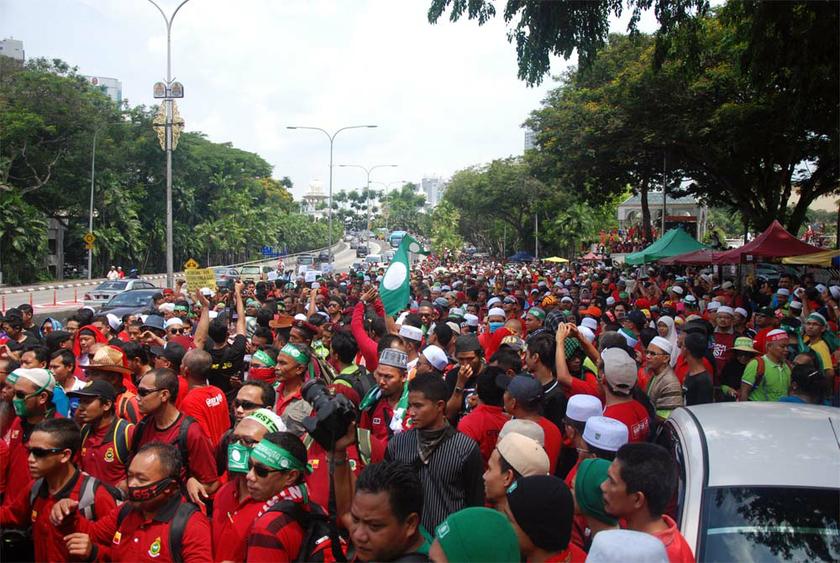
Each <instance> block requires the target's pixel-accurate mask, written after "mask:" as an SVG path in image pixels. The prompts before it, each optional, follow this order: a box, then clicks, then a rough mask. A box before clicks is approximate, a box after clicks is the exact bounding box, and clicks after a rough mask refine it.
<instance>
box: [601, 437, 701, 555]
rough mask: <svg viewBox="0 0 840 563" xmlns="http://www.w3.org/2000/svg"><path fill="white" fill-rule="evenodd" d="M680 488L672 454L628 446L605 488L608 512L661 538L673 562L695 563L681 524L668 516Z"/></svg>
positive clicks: (645, 446)
mask: <svg viewBox="0 0 840 563" xmlns="http://www.w3.org/2000/svg"><path fill="white" fill-rule="evenodd" d="M676 485H677V468H676V466H675V465H674V460H673V458H672V457H671V454H670V453H668V450H666V449H665V448H663V447H662V446H659V445H657V444H648V443H645V444H627V445H625V446H622V447H621V449H619V450H618V453H617V454H616V457H615V461H613V462H612V465H610V468H609V471H608V472H607V480H606V481H604V482H603V484H602V485H601V491H603V493H604V510H606V511H607V513H609V514H612V515H613V516H615V517H616V518H621V519H624V520H625V521H626V522H627V526H626V527H627V528H628V529H630V530H635V531H638V532H645V533H647V534H651V535H653V536H656V537H657V538H659V539H660V541H662V543H663V544H664V545H665V551H666V553H667V554H668V560H669V561H672V562H678V563H693V562H694V555H693V554H692V553H691V548H690V547H689V546H688V543H687V542H686V541H685V538H683V537H682V534H680V531H679V530H678V529H677V524H676V523H675V522H674V520H673V519H672V518H671V517H670V516H668V515H667V514H664V512H665V507H666V506H667V504H668V502H670V500H671V498H672V497H673V495H674V491H675V490H676Z"/></svg>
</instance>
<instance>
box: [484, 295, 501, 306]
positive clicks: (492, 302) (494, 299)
mask: <svg viewBox="0 0 840 563" xmlns="http://www.w3.org/2000/svg"><path fill="white" fill-rule="evenodd" d="M501 302H502V300H501V299H499V298H498V297H491V298H490V299H488V300H487V306H488V307H492V306H493V305H495V304H496V303H501Z"/></svg>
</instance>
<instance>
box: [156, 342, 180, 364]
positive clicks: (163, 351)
mask: <svg viewBox="0 0 840 563" xmlns="http://www.w3.org/2000/svg"><path fill="white" fill-rule="evenodd" d="M149 353H150V354H151V355H152V356H157V357H163V358H166V359H167V360H169V361H170V362H172V363H173V364H179V365H180V363H181V360H183V359H184V355H185V354H186V353H187V350H186V348H184V347H183V346H181V345H180V344H178V343H177V342H167V343H166V348H163V347H162V346H152V347H151V348H149Z"/></svg>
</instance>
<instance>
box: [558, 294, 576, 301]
mask: <svg viewBox="0 0 840 563" xmlns="http://www.w3.org/2000/svg"><path fill="white" fill-rule="evenodd" d="M574 302H575V300H574V299H572V298H571V297H569V296H568V295H566V296H565V297H563V298H562V299H561V300H560V303H574Z"/></svg>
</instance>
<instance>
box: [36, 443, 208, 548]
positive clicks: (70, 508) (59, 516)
mask: <svg viewBox="0 0 840 563" xmlns="http://www.w3.org/2000/svg"><path fill="white" fill-rule="evenodd" d="M181 471H182V468H181V461H180V459H179V454H178V448H176V447H175V446H173V445H170V444H161V443H155V444H146V445H145V446H143V447H142V448H140V450H139V451H138V452H137V454H136V455H135V456H134V459H132V460H131V465H129V467H128V500H129V502H127V503H125V504H123V505H122V506H121V507H120V509H119V510H113V511H111V513H110V514H109V515H107V516H105V517H104V518H101V519H100V520H99V521H98V522H90V521H88V520H87V519H86V518H83V517H81V515H77V517H76V523H75V526H74V527H75V530H76V531H75V532H74V533H70V534H68V535H67V536H66V537H65V540H66V542H67V550H68V551H69V553H70V555H71V556H74V557H77V558H83V560H97V561H99V560H104V561H157V562H159V563H170V562H172V561H174V560H175V559H176V556H175V555H174V553H173V552H179V553H180V556H179V557H177V559H178V560H180V561H183V562H184V563H206V562H207V561H212V560H213V549H212V545H211V542H210V541H209V540H210V523H209V522H208V521H207V517H206V516H204V514H202V513H201V512H200V511H198V509H197V508H196V507H195V506H194V505H192V504H190V503H186V502H183V501H182V500H181V490H180V486H179V479H180V475H181ZM77 509H78V503H77V502H76V501H73V500H70V499H64V500H62V501H60V502H59V503H58V504H57V505H56V506H55V507H53V511H52V515H51V519H52V520H53V522H54V523H56V525H59V524H61V525H62V526H63V525H64V520H66V519H67V517H68V516H70V515H73V514H74V513H75V512H76V511H77ZM176 523H178V524H182V525H178V526H175V524H176Z"/></svg>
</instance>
